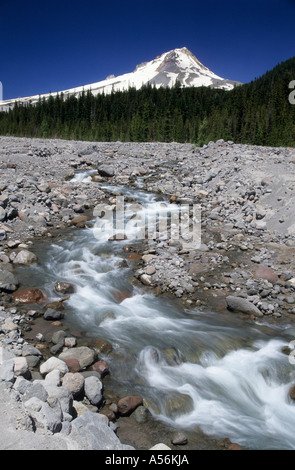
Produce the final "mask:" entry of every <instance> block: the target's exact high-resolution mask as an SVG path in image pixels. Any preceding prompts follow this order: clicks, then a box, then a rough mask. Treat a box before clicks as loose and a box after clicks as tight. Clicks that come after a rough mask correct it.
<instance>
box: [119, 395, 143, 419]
mask: <svg viewBox="0 0 295 470" xmlns="http://www.w3.org/2000/svg"><path fill="white" fill-rule="evenodd" d="M142 404H143V400H142V397H140V396H139V395H129V396H127V397H124V398H120V400H119V401H118V412H119V413H120V415H122V416H126V415H129V414H130V413H132V411H134V410H135V409H136V408H137V407H138V406H140V405H142Z"/></svg>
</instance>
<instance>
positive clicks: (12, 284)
mask: <svg viewBox="0 0 295 470" xmlns="http://www.w3.org/2000/svg"><path fill="white" fill-rule="evenodd" d="M18 285H19V281H18V279H17V277H16V276H15V275H14V274H12V273H11V272H10V271H7V270H6V269H1V268H0V292H2V291H4V292H13V291H15V290H16V289H17V288H18Z"/></svg>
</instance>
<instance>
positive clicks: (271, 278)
mask: <svg viewBox="0 0 295 470" xmlns="http://www.w3.org/2000/svg"><path fill="white" fill-rule="evenodd" d="M254 278H255V279H265V280H267V281H268V282H271V283H272V284H275V283H276V282H277V280H278V278H279V276H278V275H277V273H276V272H275V271H274V270H273V269H272V268H269V267H268V266H264V265H263V264H261V265H260V266H258V267H257V268H256V269H255V272H254Z"/></svg>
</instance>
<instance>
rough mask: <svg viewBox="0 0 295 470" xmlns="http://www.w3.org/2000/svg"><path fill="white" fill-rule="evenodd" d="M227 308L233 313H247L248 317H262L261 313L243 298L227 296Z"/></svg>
mask: <svg viewBox="0 0 295 470" xmlns="http://www.w3.org/2000/svg"><path fill="white" fill-rule="evenodd" d="M226 303H227V308H228V309H229V310H231V311H233V312H241V313H247V314H248V315H255V316H256V317H262V316H263V313H262V312H261V311H260V310H259V309H258V308H257V307H256V306H255V305H254V304H252V303H251V302H249V300H247V299H244V298H243V297H236V296H234V295H229V296H228V297H226Z"/></svg>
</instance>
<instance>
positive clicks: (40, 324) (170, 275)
mask: <svg viewBox="0 0 295 470" xmlns="http://www.w3.org/2000/svg"><path fill="white" fill-rule="evenodd" d="M294 164H295V150H294V149H291V148H266V147H258V146H257V147H256V146H255V147H254V146H247V145H237V144H234V143H233V142H224V141H222V140H221V141H218V142H211V143H210V144H209V145H208V146H204V147H202V148H197V147H195V146H193V145H191V144H178V143H169V144H168V143H120V142H116V143H89V142H73V141H59V140H41V139H26V138H23V139H22V138H6V137H0V328H1V333H0V341H1V356H0V359H1V361H0V364H1V365H0V380H1V382H0V385H1V390H3V394H1V400H2V403H0V416H1V417H3V422H4V423H6V424H7V415H8V409H7V403H9V406H10V408H11V410H15V411H14V412H12V413H11V416H13V417H14V421H13V423H12V424H11V423H8V424H7V427H8V428H9V432H7V436H8V437H9V435H10V434H9V433H10V431H11V433H12V437H11V440H9V439H8V441H6V442H5V440H4V439H3V443H2V444H1V436H0V447H1V448H11V449H12V448H13V449H17V448H22V446H28V447H32V448H38V446H41V447H42V446H45V447H46V446H47V448H49V449H53V448H66V449H71V448H76V449H123V450H132V449H150V448H153V446H155V445H156V444H159V443H161V445H162V446H163V448H166V449H167V448H168V449H169V448H170V449H178V448H181V449H188V450H191V449H202V448H203V449H204V448H205V449H220V448H222V449H232V448H233V449H235V448H239V446H237V445H235V444H232V443H231V442H230V441H229V440H228V439H226V438H227V436H224V440H222V441H218V442H217V441H214V440H212V439H211V438H207V437H206V436H204V435H203V434H202V433H200V432H199V433H198V432H197V433H196V432H195V433H194V438H191V436H190V435H188V434H185V433H182V432H177V431H175V430H173V429H169V428H168V427H165V426H163V425H161V424H159V423H158V424H157V432H156V431H155V422H154V421H153V419H152V417H151V416H150V414H149V411H148V404H147V403H146V402H145V397H142V396H137V395H131V396H130V395H129V396H121V397H119V396H116V394H115V393H114V391H113V390H111V389H110V388H109V386H110V385H111V381H110V375H111V371H110V370H109V365H108V354H109V353H110V352H111V350H112V345H111V344H110V343H109V342H108V341H107V340H105V339H104V338H97V339H96V340H93V341H92V342H88V343H87V344H85V340H83V337H81V336H79V335H77V334H76V333H75V332H70V331H66V330H65V329H64V328H63V309H64V308H66V302H67V298H68V296H70V295H71V293H72V289H74V286H73V285H71V284H65V283H62V282H59V279H56V300H55V301H54V302H49V301H48V299H47V298H46V294H45V292H44V291H42V289H37V288H30V289H28V288H25V287H24V286H25V285H26V280H25V279H22V278H21V277H20V275H19V272H22V268H23V267H26V266H28V267H29V266H30V265H31V264H36V263H38V257H37V256H36V253H35V251H34V247H35V244H36V243H37V242H39V241H42V243H43V244H44V247H46V244H47V243H48V244H50V243H51V242H52V241H53V240H56V239H58V238H59V237H62V236H63V235H64V234H65V233H68V231H70V230H83V227H85V225H87V224H90V223H91V221H92V219H93V214H94V213H95V208H97V207H98V205H99V204H102V203H103V204H105V205H109V206H110V207H112V206H114V205H115V203H116V201H115V196H117V195H120V194H121V191H120V188H121V187H122V186H130V187H140V188H143V189H144V190H145V191H147V192H151V193H155V194H158V196H159V201H161V200H162V201H166V202H167V201H168V202H169V203H170V204H172V205H178V206H179V205H184V206H189V207H193V206H194V205H197V206H198V207H199V208H200V210H201V221H200V223H201V244H200V245H198V246H196V247H193V248H192V247H189V248H188V247H187V244H186V243H185V242H184V241H183V240H182V239H178V240H175V239H172V238H171V237H169V234H168V235H167V233H166V232H162V230H161V227H159V226H158V228H157V230H156V232H155V234H154V236H153V237H150V238H149V239H148V240H143V241H142V243H141V244H140V246H139V245H138V244H136V245H135V244H134V243H132V242H130V245H126V246H125V254H126V260H125V261H124V262H125V263H126V264H127V265H130V266H132V267H133V269H134V277H133V283H134V284H135V285H140V286H141V287H143V288H144V289H146V290H147V291H148V292H149V291H151V292H153V293H155V294H156V295H158V296H172V297H173V296H174V297H175V299H177V302H181V304H182V305H183V307H184V308H188V309H190V308H196V307H197V308H198V309H199V310H201V311H204V313H206V311H212V310H214V311H217V312H228V313H229V314H231V315H238V316H240V317H241V318H243V319H245V322H253V323H254V322H267V323H269V324H272V325H276V324H279V325H282V324H284V323H286V324H288V325H289V324H293V323H294V319H295V317H294V314H295V260H294V257H293V256H292V255H293V250H294V245H295V217H294V215H295V214H294V211H295V209H294V204H293V200H294V198H295V184H294V173H295V166H294ZM88 170H89V171H90V170H91V176H90V178H91V181H92V182H93V183H98V184H85V183H83V182H81V181H79V179H73V178H74V176H75V174H77V172H79V171H88ZM102 184H105V185H107V186H106V188H107V189H102V187H101V186H102ZM110 185H112V186H110ZM192 216H193V213H192V211H190V212H189V215H188V220H189V221H190V226H191V227H192V226H193V223H194V221H193V218H192ZM28 269H29V268H28ZM26 272H28V271H26ZM118 295H121V296H124V295H126V293H118ZM288 352H290V351H289V350H288V348H286V353H288ZM291 395H292V391H290V396H291ZM2 397H5V398H2ZM171 406H175V404H172V405H171ZM10 428H11V429H10ZM93 429H95V430H96V432H95V433H93ZM15 432H16V434H14V433H15ZM27 433H28V434H29V436H31V435H33V436H35V437H36V438H37V437H38V439H40V441H39V440H38V442H37V441H36V444H34V441H33V440H30V437H29V438H28V439H29V440H28V441H26V440H25V437H21V436H25V435H26V434H27ZM86 434H87V436H88V440H87V439H85V435H86ZM49 436H50V439H49V440H48V439H47V438H48V437H49ZM57 436H58V440H57V439H56V437H57ZM3 437H4V436H3ZM45 440H46V444H45ZM50 442H52V444H51V443H50ZM34 446H35V447H34Z"/></svg>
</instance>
